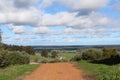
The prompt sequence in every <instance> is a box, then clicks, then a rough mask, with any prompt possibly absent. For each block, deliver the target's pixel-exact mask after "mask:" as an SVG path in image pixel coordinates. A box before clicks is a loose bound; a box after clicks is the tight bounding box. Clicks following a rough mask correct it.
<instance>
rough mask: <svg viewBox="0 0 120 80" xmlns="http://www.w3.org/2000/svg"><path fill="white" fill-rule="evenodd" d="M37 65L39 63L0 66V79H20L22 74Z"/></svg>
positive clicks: (30, 70) (27, 72)
mask: <svg viewBox="0 0 120 80" xmlns="http://www.w3.org/2000/svg"><path fill="white" fill-rule="evenodd" d="M38 66H39V64H34V65H31V64H24V65H11V66H9V67H6V68H0V80H20V79H22V78H23V77H24V75H26V74H29V73H30V72H32V71H33V70H34V69H36V68H37V67H38Z"/></svg>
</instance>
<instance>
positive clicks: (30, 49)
mask: <svg viewBox="0 0 120 80" xmlns="http://www.w3.org/2000/svg"><path fill="white" fill-rule="evenodd" d="M2 47H3V49H4V50H8V51H20V52H21V51H25V52H27V53H28V54H30V55H34V54H35V50H34V48H33V47H31V46H16V45H6V44H3V45H2Z"/></svg>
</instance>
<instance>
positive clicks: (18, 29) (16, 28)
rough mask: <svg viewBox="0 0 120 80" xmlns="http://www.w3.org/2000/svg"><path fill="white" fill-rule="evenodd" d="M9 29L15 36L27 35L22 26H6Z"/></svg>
mask: <svg viewBox="0 0 120 80" xmlns="http://www.w3.org/2000/svg"><path fill="white" fill-rule="evenodd" d="M8 27H9V29H11V30H12V31H13V32H14V33H15V34H23V33H27V30H26V29H25V27H24V26H15V25H12V24H10V25H8Z"/></svg>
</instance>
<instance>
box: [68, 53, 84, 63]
mask: <svg viewBox="0 0 120 80" xmlns="http://www.w3.org/2000/svg"><path fill="white" fill-rule="evenodd" d="M81 59H82V55H81V54H79V55H76V56H74V57H73V58H72V59H71V60H70V61H80V60H81Z"/></svg>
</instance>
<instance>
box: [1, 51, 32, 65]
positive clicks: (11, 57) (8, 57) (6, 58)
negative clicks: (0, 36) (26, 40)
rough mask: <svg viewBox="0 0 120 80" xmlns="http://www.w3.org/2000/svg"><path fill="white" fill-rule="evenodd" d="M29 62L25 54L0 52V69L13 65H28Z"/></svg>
mask: <svg viewBox="0 0 120 80" xmlns="http://www.w3.org/2000/svg"><path fill="white" fill-rule="evenodd" d="M29 61H30V59H29V55H28V54H27V53H25V52H18V51H16V52H15V51H14V52H10V51H7V50H3V49H2V50H1V51H0V67H6V66H8V65H15V64H28V63H29Z"/></svg>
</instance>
